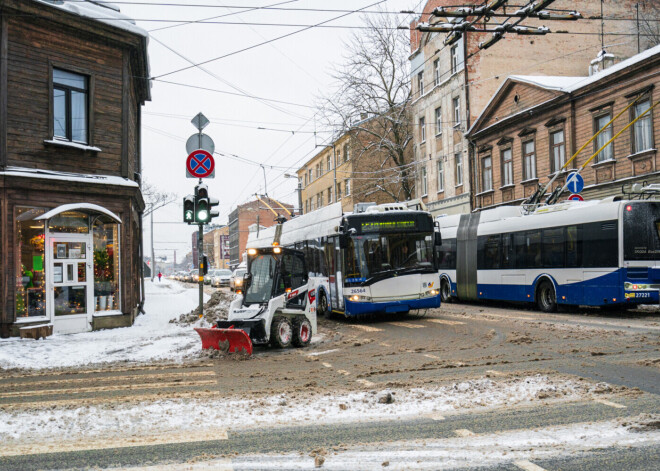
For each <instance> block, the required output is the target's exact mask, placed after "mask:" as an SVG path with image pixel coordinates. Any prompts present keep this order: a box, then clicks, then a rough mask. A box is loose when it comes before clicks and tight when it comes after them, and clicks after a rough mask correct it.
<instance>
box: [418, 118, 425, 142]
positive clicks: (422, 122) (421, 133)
mask: <svg viewBox="0 0 660 471" xmlns="http://www.w3.org/2000/svg"><path fill="white" fill-rule="evenodd" d="M419 138H420V142H422V143H423V142H426V117H424V116H420V118H419Z"/></svg>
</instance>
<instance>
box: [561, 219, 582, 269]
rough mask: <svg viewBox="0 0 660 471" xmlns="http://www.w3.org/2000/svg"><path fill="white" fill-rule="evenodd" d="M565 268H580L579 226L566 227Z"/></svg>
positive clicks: (580, 244)
mask: <svg viewBox="0 0 660 471" xmlns="http://www.w3.org/2000/svg"><path fill="white" fill-rule="evenodd" d="M565 240H566V268H577V267H579V266H580V263H581V257H580V254H581V253H582V250H581V248H582V241H581V236H580V227H579V226H568V227H567V228H566V239H565Z"/></svg>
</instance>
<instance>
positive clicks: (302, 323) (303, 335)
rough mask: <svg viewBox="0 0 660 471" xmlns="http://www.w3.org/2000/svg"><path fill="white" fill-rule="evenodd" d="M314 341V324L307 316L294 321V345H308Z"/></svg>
mask: <svg viewBox="0 0 660 471" xmlns="http://www.w3.org/2000/svg"><path fill="white" fill-rule="evenodd" d="M311 341H312V324H311V323H310V322H309V320H308V319H307V318H306V317H302V318H298V319H295V320H294V321H293V340H292V342H293V346H294V347H306V346H307V345H309V344H310V342H311Z"/></svg>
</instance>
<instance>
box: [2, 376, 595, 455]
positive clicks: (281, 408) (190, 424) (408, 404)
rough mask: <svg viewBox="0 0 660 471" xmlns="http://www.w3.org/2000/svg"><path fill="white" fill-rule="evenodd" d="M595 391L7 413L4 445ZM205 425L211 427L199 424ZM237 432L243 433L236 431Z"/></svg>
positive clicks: (419, 392)
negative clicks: (7, 443) (387, 401)
mask: <svg viewBox="0 0 660 471" xmlns="http://www.w3.org/2000/svg"><path fill="white" fill-rule="evenodd" d="M594 387H598V385H596V386H594V385H591V384H589V383H586V382H579V381H573V380H564V379H554V380H553V379H551V378H549V377H547V376H542V375H537V376H530V377H527V378H515V379H504V380H499V381H493V380H491V379H487V378H483V379H478V380H471V381H464V382H461V383H454V384H451V385H446V386H437V387H428V388H416V389H410V390H406V389H391V390H389V391H388V392H390V393H391V394H392V397H393V398H394V402H392V403H390V404H384V403H381V402H379V399H380V398H381V397H382V395H383V394H382V392H381V393H378V392H376V391H369V392H352V393H345V394H336V395H325V394H323V393H320V394H318V393H317V394H309V395H306V396H305V397H295V398H289V397H286V396H284V395H277V396H270V397H266V398H256V399H208V400H199V399H195V400H194V401H190V400H187V399H168V400H160V401H153V402H139V403H133V404H113V405H111V406H95V405H88V406H83V407H77V408H72V407H62V408H60V407H55V406H53V407H51V408H50V409H47V410H29V411H12V410H7V411H0V441H2V442H5V443H6V442H15V443H19V442H20V443H21V444H25V443H29V442H34V443H44V442H48V441H57V440H58V439H60V438H61V437H67V439H70V440H78V439H80V440H82V439H91V438H98V437H103V438H112V437H117V438H126V437H131V436H145V435H156V434H163V433H169V432H177V433H181V432H185V431H190V432H191V433H194V432H195V431H196V430H197V431H199V430H202V429H207V428H208V424H213V425H214V427H217V428H218V429H228V430H230V431H231V429H232V427H239V428H240V429H245V428H250V427H258V426H263V425H267V426H295V425H310V424H319V423H336V422H344V423H345V422H360V421H362V422H364V421H373V420H401V419H405V418H419V417H424V416H431V417H433V416H437V415H448V414H450V413H451V412H453V411H457V412H465V410H467V409H470V410H475V409H480V408H491V407H502V406H507V407H512V406H516V405H524V404H530V403H538V401H539V398H548V397H558V398H560V399H561V400H578V399H582V398H585V397H589V396H590V395H591V392H592V390H593V388H594ZM200 417H204V420H199V418H200ZM237 424H238V425H237Z"/></svg>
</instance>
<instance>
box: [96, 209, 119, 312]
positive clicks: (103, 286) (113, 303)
mask: <svg viewBox="0 0 660 471" xmlns="http://www.w3.org/2000/svg"><path fill="white" fill-rule="evenodd" d="M93 234H94V237H93V238H94V302H95V306H96V309H95V310H96V311H112V310H118V309H119V306H120V304H119V301H120V299H119V294H120V293H119V286H120V285H119V260H120V258H119V225H118V224H116V223H107V224H104V223H102V222H101V221H98V220H97V221H96V222H95V223H94V231H93Z"/></svg>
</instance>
